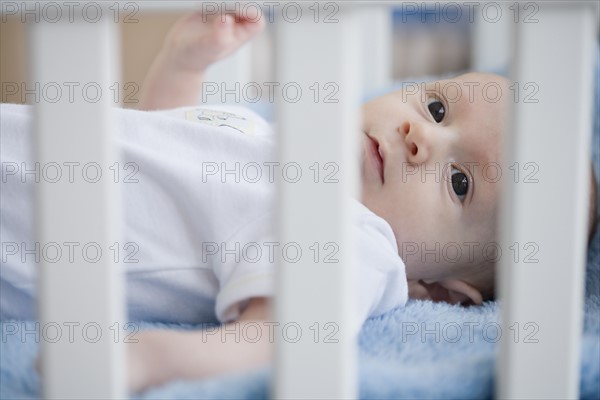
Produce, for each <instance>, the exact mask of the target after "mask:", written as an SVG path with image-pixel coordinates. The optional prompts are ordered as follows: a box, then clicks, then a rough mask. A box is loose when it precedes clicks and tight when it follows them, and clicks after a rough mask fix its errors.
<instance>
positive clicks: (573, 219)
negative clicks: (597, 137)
mask: <svg viewBox="0 0 600 400" xmlns="http://www.w3.org/2000/svg"><path fill="white" fill-rule="evenodd" d="M535 5H536V7H539V12H537V13H536V15H535V18H536V19H537V22H533V23H518V24H516V25H515V26H516V29H517V31H516V33H517V35H516V38H515V41H514V45H515V47H514V48H515V51H514V64H513V67H514V78H515V80H516V81H517V85H519V88H520V89H521V93H520V94H521V97H520V98H519V99H518V101H516V104H515V116H514V125H513V127H514V129H513V130H512V133H513V134H512V135H509V137H508V140H507V146H506V150H505V154H507V160H506V161H507V163H506V166H507V168H506V169H505V170H504V171H505V173H506V175H508V178H505V179H504V188H503V189H504V204H505V208H504V213H503V215H504V216H503V218H502V223H503V234H502V246H501V247H502V249H503V250H504V254H503V256H502V258H501V263H500V269H499V278H500V296H501V298H502V300H503V303H502V332H503V335H502V342H501V351H500V360H499V366H498V381H497V382H498V383H497V385H496V390H497V392H496V393H497V396H498V397H499V398H514V399H525V398H545V399H548V398H556V399H567V398H573V399H574V398H578V397H579V396H578V393H579V365H580V362H579V360H580V338H581V327H582V310H583V282H584V270H585V245H586V243H587V238H586V233H585V232H586V229H585V226H586V217H587V204H588V195H587V193H588V190H589V181H590V176H589V174H590V161H589V153H590V151H589V148H590V137H591V136H590V134H591V131H592V114H591V112H592V105H593V96H592V93H593V92H592V88H593V82H594V80H593V55H594V53H595V52H594V40H595V37H596V35H595V34H597V25H596V24H597V17H595V16H597V15H598V14H597V13H598V9H597V5H596V4H592V3H575V2H568V3H567V4H564V3H563V4H552V3H551V2H544V3H535ZM528 84H529V86H528V87H527V86H525V85H528ZM538 89H539V90H538ZM513 94H514V93H510V95H511V96H512V95H513ZM530 94H533V96H530V97H529V98H528V97H526V96H527V95H530ZM515 163H518V164H515ZM526 163H530V164H529V166H527V164H526ZM515 169H516V171H518V172H519V173H520V175H519V177H520V178H519V179H517V182H516V183H515V182H514V180H513V178H514V177H515V176H516V175H513V172H515ZM532 173H533V175H531V174H532ZM524 174H527V177H526V176H524ZM506 175H505V176H506ZM515 258H516V259H515ZM531 334H533V335H531Z"/></svg>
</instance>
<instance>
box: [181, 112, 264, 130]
mask: <svg viewBox="0 0 600 400" xmlns="http://www.w3.org/2000/svg"><path fill="white" fill-rule="evenodd" d="M185 119H186V120H188V121H197V122H200V123H202V124H206V125H209V126H215V127H219V126H228V127H230V128H233V129H235V130H237V131H239V132H241V133H244V134H246V135H254V130H255V125H254V122H253V121H250V120H248V119H246V117H242V116H241V115H237V114H233V113H230V112H226V111H217V110H208V109H204V108H196V109H194V110H189V111H186V113H185Z"/></svg>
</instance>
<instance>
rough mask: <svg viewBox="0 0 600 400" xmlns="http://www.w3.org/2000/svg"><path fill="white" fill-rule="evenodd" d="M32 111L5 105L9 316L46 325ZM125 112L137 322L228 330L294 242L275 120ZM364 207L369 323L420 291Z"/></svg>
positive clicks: (362, 269)
mask: <svg viewBox="0 0 600 400" xmlns="http://www.w3.org/2000/svg"><path fill="white" fill-rule="evenodd" d="M31 112H32V109H31V107H29V106H21V105H11V104H2V105H0V115H1V116H2V118H1V122H0V123H1V130H0V133H1V146H0V147H1V149H0V160H1V162H2V182H1V185H2V190H1V198H0V199H1V202H0V204H1V234H2V259H1V264H0V266H1V268H0V317H1V318H2V319H5V318H35V301H36V296H35V292H36V290H35V285H36V271H35V269H36V258H38V259H40V258H41V257H44V252H43V246H44V244H43V243H39V244H38V247H37V248H36V244H35V238H34V230H33V186H34V182H35V179H47V177H46V176H45V175H44V167H45V166H43V165H37V166H36V164H35V162H34V160H33V158H32V152H31V149H30V147H31V139H30V138H31V133H30V128H31V126H32V117H31ZM115 115H116V118H117V121H118V124H119V125H118V126H119V128H120V133H119V135H118V146H119V148H120V150H121V165H120V166H119V169H120V176H119V182H121V187H120V189H121V193H122V208H123V211H122V214H123V219H124V220H123V228H124V230H123V236H122V237H123V243H122V244H120V247H121V249H122V254H121V256H120V260H121V261H123V263H122V264H121V265H122V266H123V268H125V272H126V274H127V300H128V314H129V319H130V320H147V321H163V322H183V323H200V322H207V321H214V319H215V317H216V319H218V320H219V321H221V322H224V321H230V320H233V319H235V318H236V317H237V316H238V315H239V313H240V311H241V309H242V308H243V307H244V305H245V304H246V303H245V302H247V300H248V299H250V298H251V297H260V296H272V295H273V293H274V262H273V261H274V260H273V255H274V254H275V255H276V254H277V252H282V251H283V250H284V249H283V247H284V246H285V244H283V243H280V244H278V243H277V242H276V240H275V237H274V233H273V226H274V216H273V208H274V202H275V188H274V183H273V182H274V181H276V174H281V173H282V171H281V166H280V165H279V163H277V161H276V159H275V157H274V146H275V135H274V134H273V133H272V130H271V127H270V126H269V125H268V124H267V122H266V121H264V120H263V119H262V118H260V117H259V116H258V115H256V114H254V113H252V112H251V111H249V110H246V109H243V108H235V107H223V106H214V107H213V106H211V107H197V108H185V109H176V110H169V111H160V112H143V111H135V110H123V109H115ZM82 134H85V133H84V132H82ZM36 168H37V172H36ZM27 171H30V172H29V173H28V172H27ZM31 171H34V172H31ZM72 171H74V173H75V174H77V173H82V172H81V169H79V170H78V169H77V168H75V169H73V170H72ZM63 172H64V173H63V175H64V177H65V178H64V179H66V177H67V172H68V171H67V168H66V167H65V170H64V171H63ZM111 172H112V173H114V170H113V171H110V172H109V171H104V173H107V174H109V173H111ZM53 177H54V175H53ZM76 177H77V175H76ZM112 177H113V176H112V175H111V178H112ZM353 203H354V207H355V209H356V214H357V224H356V226H357V228H358V229H357V232H356V235H355V237H356V238H357V240H358V242H357V244H358V285H359V289H358V290H359V293H357V297H358V304H359V309H358V310H357V313H356V317H357V319H358V320H360V321H361V322H362V321H364V320H365V319H366V318H367V317H368V316H371V315H376V314H380V313H383V312H385V311H388V310H390V309H392V308H394V307H398V306H402V305H404V304H405V303H406V301H407V297H408V290H407V283H406V277H405V271H404V264H403V262H402V260H401V259H400V257H399V256H398V249H397V245H396V241H395V238H394V235H393V232H392V230H391V227H390V226H389V225H388V224H387V223H386V222H385V221H384V220H383V219H381V218H379V217H378V216H376V215H375V214H373V213H372V212H371V211H369V210H368V209H367V208H366V207H364V206H363V205H362V204H361V203H359V202H358V201H354V202H353ZM285 250H288V251H289V253H288V254H295V253H294V251H293V250H295V249H285ZM303 250H304V252H303V257H312V253H310V252H309V251H308V249H303ZM275 259H276V258H275Z"/></svg>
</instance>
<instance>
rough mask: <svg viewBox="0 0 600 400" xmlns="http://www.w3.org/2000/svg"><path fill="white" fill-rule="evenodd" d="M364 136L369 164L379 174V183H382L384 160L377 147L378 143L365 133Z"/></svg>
mask: <svg viewBox="0 0 600 400" xmlns="http://www.w3.org/2000/svg"><path fill="white" fill-rule="evenodd" d="M365 135H366V136H367V147H368V148H367V153H368V154H369V156H368V158H369V159H370V162H372V163H373V166H374V167H375V169H376V170H377V172H378V173H379V177H380V178H381V183H384V181H385V176H384V174H383V171H384V170H385V168H384V166H385V158H384V154H383V150H382V149H381V147H380V146H379V142H378V141H377V139H376V138H374V137H371V136H369V135H368V134H367V133H366V132H365Z"/></svg>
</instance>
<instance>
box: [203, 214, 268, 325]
mask: <svg viewBox="0 0 600 400" xmlns="http://www.w3.org/2000/svg"><path fill="white" fill-rule="evenodd" d="M272 232H273V218H272V214H271V213H268V214H266V215H263V216H261V217H258V218H257V219H255V220H253V221H252V222H250V223H248V224H246V226H244V227H243V228H242V229H240V230H239V231H238V232H237V233H236V234H234V235H233V236H232V237H231V238H230V239H229V240H227V241H226V242H223V243H221V244H220V245H221V249H220V253H221V255H222V259H221V262H220V263H215V265H214V266H213V268H214V272H215V276H216V277H217V280H218V281H219V293H218V295H217V298H216V304H215V313H216V316H217V319H218V320H219V321H221V322H230V321H234V320H236V319H237V318H238V317H239V316H240V314H241V313H242V312H243V310H244V308H245V307H246V305H247V304H248V302H249V300H250V299H251V298H253V297H272V296H273V295H274V289H275V286H274V285H275V265H276V263H275V261H276V257H275V254H276V253H275V251H276V250H277V245H276V242H275V240H273V237H272Z"/></svg>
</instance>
